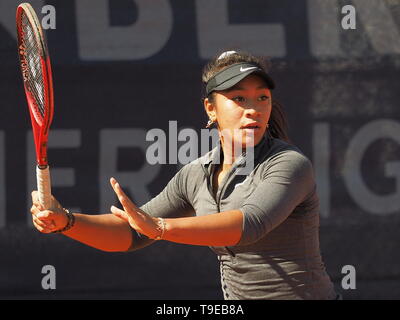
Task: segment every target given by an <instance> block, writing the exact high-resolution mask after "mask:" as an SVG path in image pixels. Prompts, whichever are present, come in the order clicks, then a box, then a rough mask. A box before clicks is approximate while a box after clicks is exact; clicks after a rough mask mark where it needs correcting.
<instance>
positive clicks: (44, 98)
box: [16, 3, 54, 209]
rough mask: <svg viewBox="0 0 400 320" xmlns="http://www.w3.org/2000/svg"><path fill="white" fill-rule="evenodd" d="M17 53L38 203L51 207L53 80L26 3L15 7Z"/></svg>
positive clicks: (36, 21)
mask: <svg viewBox="0 0 400 320" xmlns="http://www.w3.org/2000/svg"><path fill="white" fill-rule="evenodd" d="M16 20H17V36H18V53H19V60H20V67H21V72H22V78H23V80H24V88H25V94H26V99H27V101H28V107H29V113H30V116H31V121H32V128H33V137H34V141H35V149H36V159H37V168H36V177H37V187H38V191H39V201H40V204H41V205H42V206H43V207H44V208H45V209H49V208H50V205H51V184H50V171H49V166H48V162H47V139H48V135H49V128H50V123H51V121H52V119H53V112H54V100H53V81H52V74H51V65H50V58H49V54H48V51H47V44H46V39H45V37H44V34H43V30H42V28H41V26H40V23H39V19H38V18H37V16H36V13H35V11H34V10H33V8H32V6H31V5H30V4H29V3H22V4H20V5H19V6H18V8H17V17H16Z"/></svg>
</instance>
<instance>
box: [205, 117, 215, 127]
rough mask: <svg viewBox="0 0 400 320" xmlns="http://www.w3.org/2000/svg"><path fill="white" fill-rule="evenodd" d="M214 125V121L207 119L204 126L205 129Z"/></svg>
mask: <svg viewBox="0 0 400 320" xmlns="http://www.w3.org/2000/svg"><path fill="white" fill-rule="evenodd" d="M213 124H214V120H211V119H209V120H208V122H207V125H206V129H208V128H210V127H211V126H212V125H213Z"/></svg>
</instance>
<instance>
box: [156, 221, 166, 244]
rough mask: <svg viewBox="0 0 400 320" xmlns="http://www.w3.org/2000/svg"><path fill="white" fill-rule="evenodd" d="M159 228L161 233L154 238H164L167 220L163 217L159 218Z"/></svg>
mask: <svg viewBox="0 0 400 320" xmlns="http://www.w3.org/2000/svg"><path fill="white" fill-rule="evenodd" d="M157 225H158V226H157V230H159V231H160V234H159V235H158V236H156V237H155V238H154V240H162V239H163V236H164V232H165V221H164V219H163V218H157Z"/></svg>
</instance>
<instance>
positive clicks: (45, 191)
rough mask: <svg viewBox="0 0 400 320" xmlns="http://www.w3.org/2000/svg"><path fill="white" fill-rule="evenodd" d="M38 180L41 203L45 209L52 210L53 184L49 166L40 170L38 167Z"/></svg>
mask: <svg viewBox="0 0 400 320" xmlns="http://www.w3.org/2000/svg"><path fill="white" fill-rule="evenodd" d="M36 180H37V187H38V192H39V202H40V204H41V205H42V206H43V207H44V209H50V206H51V183H50V170H49V166H47V167H46V168H44V169H40V168H39V167H38V166H36Z"/></svg>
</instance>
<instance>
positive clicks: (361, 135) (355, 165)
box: [343, 119, 400, 214]
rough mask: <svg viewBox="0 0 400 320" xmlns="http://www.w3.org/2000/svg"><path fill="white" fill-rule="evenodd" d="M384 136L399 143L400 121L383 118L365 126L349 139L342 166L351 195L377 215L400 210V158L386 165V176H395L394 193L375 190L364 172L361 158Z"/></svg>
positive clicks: (364, 207)
mask: <svg viewBox="0 0 400 320" xmlns="http://www.w3.org/2000/svg"><path fill="white" fill-rule="evenodd" d="M384 138H386V139H388V138H389V139H393V140H394V141H396V142H397V143H398V144H399V145H400V123H399V122H397V121H394V120H390V119H380V120H375V121H371V122H370V123H368V124H366V125H365V126H364V127H362V128H361V129H360V130H359V131H358V132H357V133H356V134H355V135H354V137H353V139H351V141H350V144H349V147H348V148H347V152H346V156H345V164H344V168H343V178H344V181H345V183H346V186H347V190H348V192H349V193H350V195H351V196H352V198H353V199H354V200H355V201H356V203H357V205H359V206H360V207H361V208H362V209H363V210H365V211H367V212H369V213H374V214H390V213H394V212H396V211H399V210H400V160H399V161H392V162H388V163H386V165H385V175H386V176H389V177H394V178H395V179H396V189H395V192H393V193H391V194H389V195H377V194H375V193H373V192H372V191H371V190H370V189H368V187H367V186H366V184H365V183H364V181H363V179H362V175H361V161H362V158H363V155H364V154H365V152H366V150H367V148H368V147H369V146H370V145H371V144H372V143H373V142H374V141H376V140H377V139H384ZM371 170H374V169H373V168H371Z"/></svg>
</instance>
